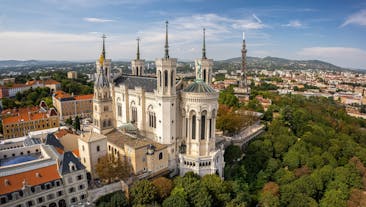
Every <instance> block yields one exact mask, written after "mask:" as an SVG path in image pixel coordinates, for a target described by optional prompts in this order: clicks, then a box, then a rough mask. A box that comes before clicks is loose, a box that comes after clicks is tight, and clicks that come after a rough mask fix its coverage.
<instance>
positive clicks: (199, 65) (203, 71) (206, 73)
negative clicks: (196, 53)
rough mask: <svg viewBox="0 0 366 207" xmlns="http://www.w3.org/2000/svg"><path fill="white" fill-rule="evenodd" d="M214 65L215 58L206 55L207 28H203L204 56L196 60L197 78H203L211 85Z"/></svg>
mask: <svg viewBox="0 0 366 207" xmlns="http://www.w3.org/2000/svg"><path fill="white" fill-rule="evenodd" d="M212 66H213V60H212V59H207V57H206V30H205V28H203V43H202V58H200V59H196V60H195V68H196V79H197V80H203V81H204V82H205V83H207V84H209V85H210V84H211V81H212ZM199 71H200V73H199Z"/></svg>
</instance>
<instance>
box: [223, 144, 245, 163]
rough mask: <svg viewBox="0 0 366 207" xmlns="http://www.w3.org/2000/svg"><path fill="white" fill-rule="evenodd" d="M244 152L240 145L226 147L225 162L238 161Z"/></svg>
mask: <svg viewBox="0 0 366 207" xmlns="http://www.w3.org/2000/svg"><path fill="white" fill-rule="evenodd" d="M242 154H243V152H242V151H241V149H240V147H239V146H236V145H229V146H228V147H226V149H225V154H224V160H225V163H228V164H230V163H233V162H235V161H237V160H238V159H239V158H241V156H242Z"/></svg>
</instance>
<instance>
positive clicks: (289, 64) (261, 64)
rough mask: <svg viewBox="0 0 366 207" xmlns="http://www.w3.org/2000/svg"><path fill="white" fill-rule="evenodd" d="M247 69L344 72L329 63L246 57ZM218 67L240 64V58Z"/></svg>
mask: <svg viewBox="0 0 366 207" xmlns="http://www.w3.org/2000/svg"><path fill="white" fill-rule="evenodd" d="M247 61H248V63H247V65H248V68H249V69H299V70H302V69H320V70H345V68H341V67H338V66H336V65H333V64H331V63H327V62H324V61H320V60H289V59H284V58H277V57H264V58H258V57H247ZM217 63H218V65H231V64H232V65H237V66H238V67H239V66H240V64H241V57H237V58H231V59H227V60H222V61H217Z"/></svg>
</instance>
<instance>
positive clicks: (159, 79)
mask: <svg viewBox="0 0 366 207" xmlns="http://www.w3.org/2000/svg"><path fill="white" fill-rule="evenodd" d="M158 81H159V84H160V87H161V71H160V70H159V77H158Z"/></svg>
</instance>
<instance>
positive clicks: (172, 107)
mask: <svg viewBox="0 0 366 207" xmlns="http://www.w3.org/2000/svg"><path fill="white" fill-rule="evenodd" d="M164 52H165V54H164V57H163V58H161V59H157V60H156V61H155V64H156V76H157V83H156V84H157V91H156V102H157V103H158V106H157V120H159V121H158V123H157V126H156V135H157V140H156V141H158V142H160V143H162V144H167V145H168V152H169V167H170V169H171V170H175V169H176V168H177V166H176V153H175V152H176V150H177V149H175V148H176V145H175V143H176V138H177V137H176V123H177V121H176V110H177V107H178V106H177V95H176V86H175V85H176V74H177V59H176V58H170V57H169V44H168V21H166V22H165V47H164Z"/></svg>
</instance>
